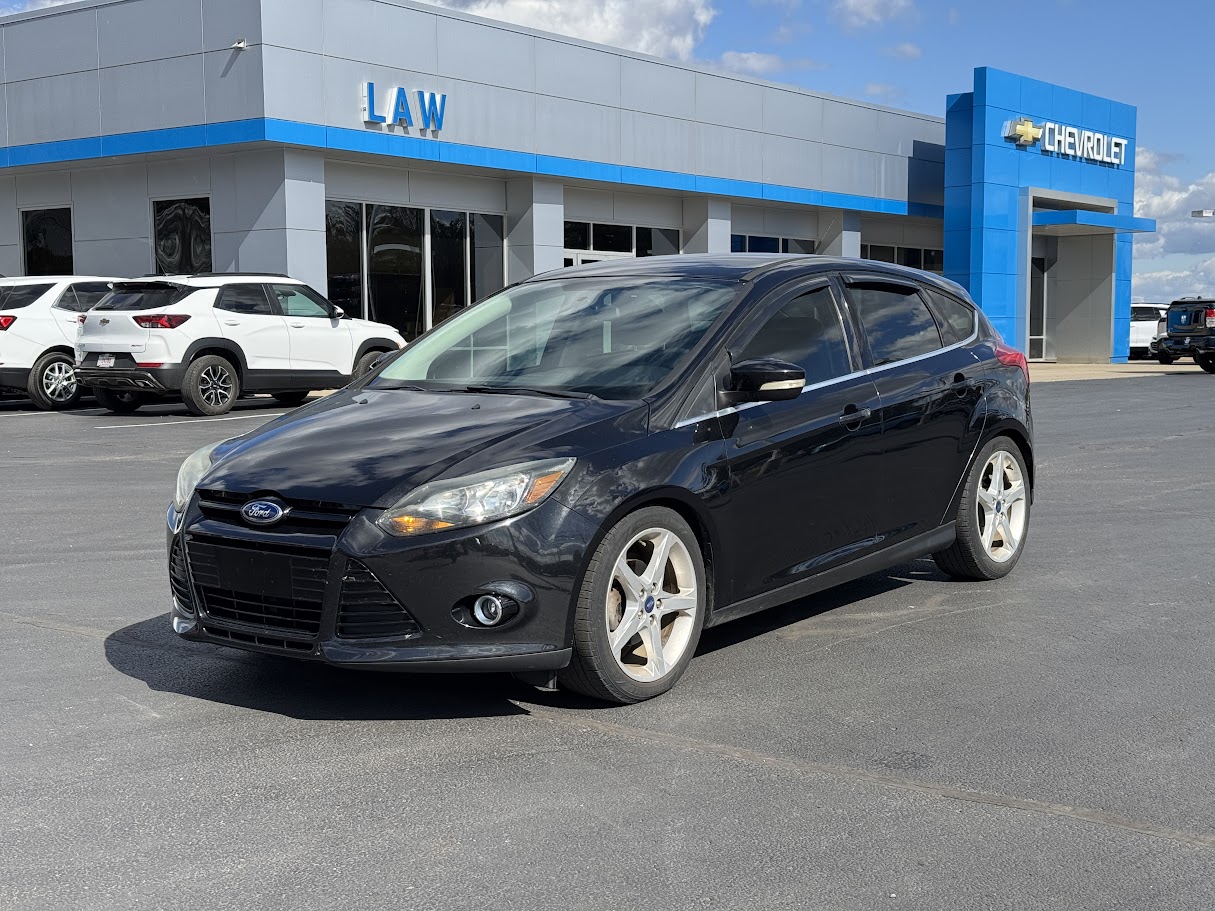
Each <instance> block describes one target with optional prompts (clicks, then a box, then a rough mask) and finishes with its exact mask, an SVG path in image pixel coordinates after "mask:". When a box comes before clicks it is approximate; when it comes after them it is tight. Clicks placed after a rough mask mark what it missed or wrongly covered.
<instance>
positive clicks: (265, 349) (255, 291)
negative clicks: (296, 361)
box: [215, 282, 291, 388]
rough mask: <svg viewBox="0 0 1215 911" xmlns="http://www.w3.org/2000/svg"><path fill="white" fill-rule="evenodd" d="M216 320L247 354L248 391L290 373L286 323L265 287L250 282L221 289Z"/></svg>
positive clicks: (223, 330)
mask: <svg viewBox="0 0 1215 911" xmlns="http://www.w3.org/2000/svg"><path fill="white" fill-rule="evenodd" d="M215 318H216V319H217V320H218V321H219V327H220V331H221V332H222V333H223V334H224V337H225V338H228V339H231V340H232V341H234V342H236V344H237V345H239V346H240V349H241V351H242V352H244V355H245V365H246V367H247V368H248V370H249V372H250V374H252V375H251V376H249V377H248V378H247V380H246V384H245V385H246V387H247V388H249V387H253V386H258V385H262V384H263V383H265V382H267V381H269V382H274V381H275V380H276V379H278V378H280V377H285V375H286V374H287V372H288V371H290V369H291V339H290V336H289V335H288V334H287V320H286V319H284V318H283V315H282V314H281V313H279V311H278V307H277V306H276V305H275V304H274V302H273V301H272V300H271V299H270V297H269V296H268V295H267V294H266V288H265V286H264V285H261V284H257V283H254V282H249V283H247V284H246V283H235V284H231V285H224V286H223V287H221V288H220V289H219V296H218V297H216V299H215ZM258 374H260V375H258ZM250 380H252V382H249V381H250Z"/></svg>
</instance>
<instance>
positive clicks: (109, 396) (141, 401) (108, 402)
mask: <svg viewBox="0 0 1215 911" xmlns="http://www.w3.org/2000/svg"><path fill="white" fill-rule="evenodd" d="M93 395H94V396H96V398H97V404H98V405H100V406H101V407H102V408H104V409H105V410H106V411H112V412H113V413H114V414H134V413H135V410H136V409H137V408H139V406H140V405H146V404H147V403H148V401H149V400H148V397H147V396H146V395H145V394H144V393H142V392H132V391H129V390H126V389H98V388H96V387H94V389H93Z"/></svg>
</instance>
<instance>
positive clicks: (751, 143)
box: [667, 124, 763, 181]
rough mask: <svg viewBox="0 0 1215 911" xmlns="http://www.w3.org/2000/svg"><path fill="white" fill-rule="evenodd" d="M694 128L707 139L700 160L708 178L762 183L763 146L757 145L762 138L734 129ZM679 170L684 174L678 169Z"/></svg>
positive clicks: (703, 140)
mask: <svg viewBox="0 0 1215 911" xmlns="http://www.w3.org/2000/svg"><path fill="white" fill-rule="evenodd" d="M691 126H692V127H693V128H694V129H695V130H697V131H698V132H699V133H700V134H701V136H702V137H704V138H703V139H702V140H701V158H700V163H701V168H703V173H704V174H706V175H709V176H711V177H728V178H731V179H733V180H755V181H758V180H760V179H762V178H761V173H762V170H763V151H762V148H761V145H760V143H758V142H756V140H757V139H758V138H759V137H758V136H757V135H756V134H755V133H753V132H751V131H750V130H736V129H731V128H730V127H714V126H706V125H701V124H691ZM667 167H668V168H670V167H671V165H669V164H668V165H667ZM675 169H676V170H681V169H680V168H679V166H678V165H676V168H675Z"/></svg>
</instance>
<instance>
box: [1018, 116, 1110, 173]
mask: <svg viewBox="0 0 1215 911" xmlns="http://www.w3.org/2000/svg"><path fill="white" fill-rule="evenodd" d="M1004 138H1005V139H1008V140H1011V141H1012V142H1014V143H1016V145H1017V148H1019V149H1027V148H1029V147H1030V146H1033V145H1038V144H1041V148H1042V151H1043V152H1053V153H1054V154H1056V155H1067V156H1070V157H1072V158H1083V159H1085V160H1086V161H1096V162H1100V163H1102V164H1112V165H1115V166H1119V165H1122V164H1125V163H1126V147H1127V145H1128V144H1129V140H1127V139H1122V138H1121V137H1118V136H1107V135H1106V134H1105V133H1095V132H1093V131H1092V130H1081V129H1079V128H1077V127H1069V126H1063V125H1062V124H1058V123H1052V122H1050V121H1046V122H1044V123H1041V124H1038V123H1034V122H1033V121H1032V120H1030V119H1029V118H1028V117H1020V118H1018V119H1017V120H1010V121H1009V122H1008V123H1006V124H1004Z"/></svg>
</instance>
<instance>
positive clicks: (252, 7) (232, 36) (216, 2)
mask: <svg viewBox="0 0 1215 911" xmlns="http://www.w3.org/2000/svg"><path fill="white" fill-rule="evenodd" d="M202 30H203V50H207V51H219V50H223V49H225V48H230V47H231V46H232V44H233V42H235V41H237V40H239V39H242V38H243V39H244V40H245V41H247V42H248V43H249V46H250V47H252V46H253V45H255V44H261V41H262V9H261V4H260V3H251V2H250V0H202Z"/></svg>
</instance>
